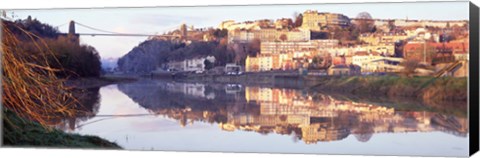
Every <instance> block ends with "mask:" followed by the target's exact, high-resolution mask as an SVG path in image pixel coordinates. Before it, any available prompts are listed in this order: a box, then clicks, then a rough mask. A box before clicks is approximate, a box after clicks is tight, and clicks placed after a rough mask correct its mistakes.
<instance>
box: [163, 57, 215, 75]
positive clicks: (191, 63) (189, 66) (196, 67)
mask: <svg viewBox="0 0 480 158" xmlns="http://www.w3.org/2000/svg"><path fill="white" fill-rule="evenodd" d="M205 60H208V61H210V62H211V63H214V62H215V57H214V56H206V57H200V58H193V59H186V60H182V61H172V62H169V63H168V64H167V65H168V69H169V70H172V71H187V72H203V71H205Z"/></svg>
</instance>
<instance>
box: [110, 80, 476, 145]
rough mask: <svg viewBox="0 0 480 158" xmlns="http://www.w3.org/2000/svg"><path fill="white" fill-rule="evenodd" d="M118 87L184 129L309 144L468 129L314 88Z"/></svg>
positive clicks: (436, 116) (449, 119)
mask: <svg viewBox="0 0 480 158" xmlns="http://www.w3.org/2000/svg"><path fill="white" fill-rule="evenodd" d="M118 88H119V90H120V91H122V92H123V93H125V94H126V95H127V96H129V97H130V98H131V99H132V100H133V101H135V102H136V103H138V104H139V105H140V106H142V107H144V108H145V109H148V110H149V111H150V112H151V113H153V114H156V115H162V116H166V117H168V118H173V119H175V120H179V123H180V125H181V126H182V127H184V126H188V125H189V124H194V123H195V122H198V121H199V122H209V123H218V125H219V128H221V129H222V130H224V131H236V130H241V131H254V132H257V133H261V134H269V133H276V134H280V135H291V134H293V135H294V136H295V139H294V140H302V141H303V142H305V143H307V144H311V143H317V142H319V141H321V142H323V141H337V140H342V139H344V138H346V137H347V136H349V135H353V136H355V138H356V139H357V140H358V141H360V142H367V141H369V140H370V138H371V137H372V136H373V135H374V134H375V133H405V132H434V131H441V132H445V133H449V134H452V135H455V136H459V137H466V136H467V133H468V122H467V119H466V118H465V117H458V116H452V115H448V114H442V113H438V112H435V111H415V109H412V110H402V111H398V110H396V109H395V108H394V107H387V106H380V105H377V104H375V103H361V102H354V101H349V100H348V99H336V98H334V97H332V96H329V95H325V94H322V93H318V92H312V91H302V90H294V89H279V88H267V87H249V86H246V87H244V86H242V85H236V84H227V85H224V84H211V85H206V84H200V83H175V82H170V83H168V82H154V81H146V82H138V83H132V84H124V85H119V86H118ZM416 106H418V107H422V106H427V105H414V106H413V107H416ZM465 113H466V112H465Z"/></svg>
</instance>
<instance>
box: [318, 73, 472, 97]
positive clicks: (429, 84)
mask: <svg viewBox="0 0 480 158" xmlns="http://www.w3.org/2000/svg"><path fill="white" fill-rule="evenodd" d="M316 82H317V83H316V85H315V86H314V87H313V89H317V90H328V91H337V92H344V93H351V94H355V95H383V96H400V97H410V98H418V99H424V100H431V101H435V100H438V101H440V100H441V101H466V100H467V95H468V94H467V86H468V85H467V79H466V78H450V77H443V78H432V77H413V78H407V77H397V76H368V77H364V76H360V77H359V76H355V77H325V78H320V79H317V81H316Z"/></svg>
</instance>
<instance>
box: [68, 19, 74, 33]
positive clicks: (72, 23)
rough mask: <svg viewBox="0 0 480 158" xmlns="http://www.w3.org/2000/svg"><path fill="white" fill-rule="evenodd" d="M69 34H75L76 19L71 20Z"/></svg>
mask: <svg viewBox="0 0 480 158" xmlns="http://www.w3.org/2000/svg"><path fill="white" fill-rule="evenodd" d="M68 34H69V35H75V21H73V20H70V24H69V25H68Z"/></svg>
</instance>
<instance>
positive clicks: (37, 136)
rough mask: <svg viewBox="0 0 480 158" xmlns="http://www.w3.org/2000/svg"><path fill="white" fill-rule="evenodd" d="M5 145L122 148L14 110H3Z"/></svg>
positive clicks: (107, 141) (96, 137)
mask: <svg viewBox="0 0 480 158" xmlns="http://www.w3.org/2000/svg"><path fill="white" fill-rule="evenodd" d="M2 112H3V115H4V117H3V119H2V121H3V126H4V128H3V142H2V143H3V145H5V146H9V147H54V148H79V149H89V148H91V149H94V148H102V149H122V147H121V146H120V145H118V144H117V143H115V142H111V141H109V140H106V139H103V138H100V137H98V136H92V135H80V134H74V133H67V132H64V131H61V130H58V129H55V128H54V127H51V128H48V127H44V126H42V125H40V124H38V123H36V122H33V121H30V120H28V119H24V118H21V117H20V116H18V115H16V114H15V113H14V112H12V111H9V110H6V109H4V110H3V111H2Z"/></svg>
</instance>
